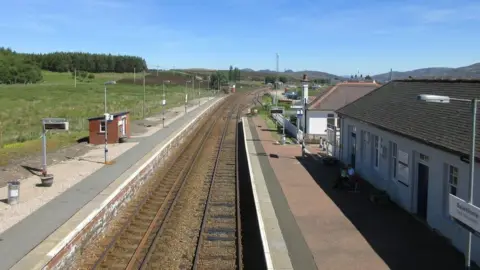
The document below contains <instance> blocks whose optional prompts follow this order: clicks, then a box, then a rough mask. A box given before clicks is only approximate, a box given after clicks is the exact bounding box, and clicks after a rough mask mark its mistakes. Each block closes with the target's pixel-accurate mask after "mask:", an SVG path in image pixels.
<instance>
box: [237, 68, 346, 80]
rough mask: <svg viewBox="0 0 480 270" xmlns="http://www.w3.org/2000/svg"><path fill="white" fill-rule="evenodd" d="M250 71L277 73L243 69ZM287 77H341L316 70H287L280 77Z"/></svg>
mask: <svg viewBox="0 0 480 270" xmlns="http://www.w3.org/2000/svg"><path fill="white" fill-rule="evenodd" d="M247 70H249V71H248V72H255V73H264V74H266V73H272V74H274V73H276V71H274V70H270V69H260V70H256V71H255V70H253V69H250V68H246V69H242V71H247ZM282 74H284V75H287V76H292V77H296V78H302V76H303V74H307V76H308V78H311V79H323V78H324V79H326V78H340V77H341V76H337V75H334V74H330V73H327V72H322V71H315V70H303V71H293V70H291V69H286V70H285V71H284V72H280V75H282Z"/></svg>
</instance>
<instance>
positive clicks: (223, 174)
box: [192, 106, 243, 269]
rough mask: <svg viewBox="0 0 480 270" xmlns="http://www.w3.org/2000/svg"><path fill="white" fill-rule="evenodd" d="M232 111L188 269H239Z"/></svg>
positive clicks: (235, 141)
mask: <svg viewBox="0 0 480 270" xmlns="http://www.w3.org/2000/svg"><path fill="white" fill-rule="evenodd" d="M240 112H241V108H240V107H239V106H238V107H237V108H235V109H234V114H233V115H231V116H230V119H229V120H228V123H227V125H225V129H224V131H223V134H222V138H221V141H220V145H219V148H218V151H217V155H216V156H217V157H216V160H215V165H214V167H213V170H212V173H211V176H210V181H207V182H206V186H207V189H208V193H207V199H206V202H205V207H204V209H203V213H202V216H203V218H202V223H201V227H200V230H199V237H198V240H197V244H196V251H195V255H194V260H193V265H192V269H235V268H238V269H242V268H243V267H242V256H241V254H242V245H241V222H240V194H239V185H238V184H239V182H238V162H237V160H238V148H237V145H238V129H237V124H238V121H239V117H240Z"/></svg>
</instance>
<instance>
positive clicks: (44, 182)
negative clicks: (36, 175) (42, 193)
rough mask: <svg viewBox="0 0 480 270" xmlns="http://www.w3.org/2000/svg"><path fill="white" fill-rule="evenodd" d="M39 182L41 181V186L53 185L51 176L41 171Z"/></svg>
mask: <svg viewBox="0 0 480 270" xmlns="http://www.w3.org/2000/svg"><path fill="white" fill-rule="evenodd" d="M40 180H41V181H42V186H44V187H51V186H52V185H53V174H48V173H47V171H46V170H43V171H42V175H41V176H40Z"/></svg>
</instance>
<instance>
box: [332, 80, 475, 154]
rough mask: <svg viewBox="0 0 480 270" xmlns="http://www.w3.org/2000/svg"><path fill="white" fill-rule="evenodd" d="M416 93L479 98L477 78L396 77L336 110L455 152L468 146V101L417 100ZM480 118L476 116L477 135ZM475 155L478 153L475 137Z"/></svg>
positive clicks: (341, 113) (463, 150) (469, 121)
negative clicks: (431, 78)
mask: <svg viewBox="0 0 480 270" xmlns="http://www.w3.org/2000/svg"><path fill="white" fill-rule="evenodd" d="M419 94H434V95H442V96H450V97H452V98H453V97H454V98H465V99H473V98H480V80H428V79H423V80H420V79H410V80H395V81H392V82H390V83H388V84H386V85H384V86H382V87H380V88H378V89H376V90H375V91H372V92H371V93H369V94H367V95H365V96H363V97H361V98H359V99H358V100H356V101H355V102H353V103H350V104H348V105H346V106H344V107H343V108H340V109H339V110H337V113H338V114H340V115H343V116H346V117H350V118H353V119H356V120H360V121H363V122H366V123H369V124H372V125H374V126H376V127H378V128H381V129H384V130H387V131H390V132H393V133H397V134H399V135H401V136H404V137H408V138H410V139H413V140H416V141H419V142H421V143H424V144H428V145H431V146H433V147H437V148H440V149H442V150H446V151H449V152H453V153H455V154H458V155H468V154H469V149H470V126H471V109H470V103H467V102H459V101H450V103H448V104H442V103H426V102H423V101H418V100H417V95H419ZM479 128H480V117H478V118H477V131H476V132H477V134H478V131H479ZM476 151H477V154H476V157H477V158H478V157H479V155H478V153H480V136H477V144H476Z"/></svg>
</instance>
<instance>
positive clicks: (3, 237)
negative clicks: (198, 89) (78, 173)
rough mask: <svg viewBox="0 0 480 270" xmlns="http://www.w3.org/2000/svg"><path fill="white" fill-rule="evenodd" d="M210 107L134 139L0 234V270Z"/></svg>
mask: <svg viewBox="0 0 480 270" xmlns="http://www.w3.org/2000/svg"><path fill="white" fill-rule="evenodd" d="M210 104H211V102H208V103H205V104H203V105H201V106H200V107H198V108H195V109H193V108H192V109H193V110H191V111H189V113H188V114H187V115H186V116H182V117H179V118H178V119H177V120H176V121H174V122H172V123H170V124H169V125H168V127H166V128H165V129H160V130H159V131H158V132H156V133H154V134H152V135H151V136H148V137H144V138H137V139H138V143H137V144H136V145H135V146H133V147H132V148H131V149H129V150H127V151H126V152H125V153H124V154H122V155H120V156H118V157H117V158H116V159H115V162H114V164H112V165H108V166H103V167H102V168H100V169H99V170H97V171H95V172H94V173H92V174H91V175H89V176H88V177H86V178H85V179H83V180H82V181H80V182H78V183H77V184H75V185H74V186H72V187H71V188H69V189H67V190H65V191H64V192H63V193H61V194H59V195H58V196H56V197H55V198H54V199H53V200H51V201H49V202H48V203H46V204H45V205H43V206H42V207H40V208H39V209H38V210H36V211H34V212H33V213H31V214H30V215H28V216H27V217H26V218H24V219H23V220H21V221H20V222H18V223H17V224H16V225H14V226H12V227H10V228H9V229H7V230H6V231H4V232H3V233H2V234H0V254H1V259H0V269H9V268H11V267H12V266H13V265H15V263H17V262H18V261H19V260H21V259H22V258H23V257H24V256H25V255H27V254H28V253H29V252H30V251H31V250H32V249H34V248H35V247H36V246H37V245H39V244H40V243H41V242H42V241H43V240H44V239H46V238H47V237H48V236H49V235H51V234H52V233H53V232H54V231H55V230H56V229H57V228H59V227H60V226H61V225H62V224H64V223H65V222H66V221H67V220H69V219H70V218H71V217H72V216H73V215H75V213H76V212H77V211H79V209H81V208H82V207H83V206H85V205H86V204H87V203H88V202H89V201H91V200H92V199H93V198H95V197H96V196H97V195H98V194H100V193H101V192H102V191H103V190H104V189H105V188H106V187H108V186H109V185H110V184H111V183H112V182H113V181H115V180H116V179H117V178H118V177H119V176H120V175H122V174H123V173H124V172H125V171H127V170H128V169H129V168H130V167H131V166H132V165H134V164H135V163H136V162H137V161H138V160H140V159H141V158H143V157H144V156H145V155H146V154H147V153H149V152H150V151H151V150H152V149H154V148H155V146H157V145H158V144H159V143H161V142H162V141H164V140H165V139H166V138H168V137H170V136H171V135H172V134H174V133H175V132H176V131H177V130H179V129H180V128H181V127H183V126H185V125H186V124H187V123H188V122H189V121H191V119H192V118H193V117H194V116H196V115H197V114H199V113H200V112H201V111H203V110H205V109H206V108H207V107H208V106H209V105H210Z"/></svg>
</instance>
